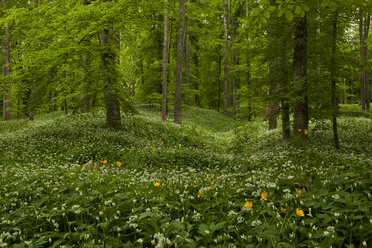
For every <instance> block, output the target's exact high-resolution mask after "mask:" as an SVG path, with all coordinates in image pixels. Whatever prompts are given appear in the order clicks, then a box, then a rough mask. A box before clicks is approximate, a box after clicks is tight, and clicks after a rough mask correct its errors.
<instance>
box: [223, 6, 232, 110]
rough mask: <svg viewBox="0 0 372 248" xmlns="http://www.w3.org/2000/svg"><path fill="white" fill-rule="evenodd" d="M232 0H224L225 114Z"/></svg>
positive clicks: (225, 107) (225, 108) (224, 107)
mask: <svg viewBox="0 0 372 248" xmlns="http://www.w3.org/2000/svg"><path fill="white" fill-rule="evenodd" d="M230 9H231V1H230V0H227V8H226V0H223V24H224V34H225V57H224V64H223V114H224V115H227V107H228V88H229V26H230Z"/></svg>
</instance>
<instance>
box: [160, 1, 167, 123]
mask: <svg viewBox="0 0 372 248" xmlns="http://www.w3.org/2000/svg"><path fill="white" fill-rule="evenodd" d="M167 48H168V0H165V7H164V43H163V84H162V101H161V119H162V120H163V121H166V120H167V53H168V51H167Z"/></svg>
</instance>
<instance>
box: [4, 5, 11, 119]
mask: <svg viewBox="0 0 372 248" xmlns="http://www.w3.org/2000/svg"><path fill="white" fill-rule="evenodd" d="M6 2H7V1H6V0H3V6H4V7H5V5H6ZM4 35H5V36H4V67H3V75H4V77H6V76H8V75H9V74H10V40H9V27H8V24H5V27H4ZM3 87H4V94H3V118H4V120H6V121H9V120H10V119H11V111H10V102H9V101H10V84H9V82H7V81H6V80H4V84H3Z"/></svg>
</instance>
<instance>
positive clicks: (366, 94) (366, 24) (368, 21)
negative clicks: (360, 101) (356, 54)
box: [364, 15, 371, 109]
mask: <svg viewBox="0 0 372 248" xmlns="http://www.w3.org/2000/svg"><path fill="white" fill-rule="evenodd" d="M370 24H371V17H370V16H369V15H368V16H366V17H365V22H364V62H365V65H366V67H365V69H364V87H365V88H364V98H365V100H364V102H365V105H366V109H370V106H369V102H370V99H369V82H368V68H367V64H368V44H367V40H368V35H369V28H370Z"/></svg>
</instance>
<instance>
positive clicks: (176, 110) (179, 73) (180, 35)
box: [174, 0, 185, 124]
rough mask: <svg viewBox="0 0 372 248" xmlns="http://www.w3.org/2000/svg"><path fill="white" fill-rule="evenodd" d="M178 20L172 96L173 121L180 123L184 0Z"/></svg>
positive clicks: (183, 0) (181, 2)
mask: <svg viewBox="0 0 372 248" xmlns="http://www.w3.org/2000/svg"><path fill="white" fill-rule="evenodd" d="M179 3H180V6H179V20H178V38H177V72H176V89H175V97H174V122H175V123H178V124H181V122H182V112H181V111H182V110H181V104H182V102H181V97H182V62H183V43H184V40H183V37H184V31H185V30H184V21H185V0H179Z"/></svg>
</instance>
